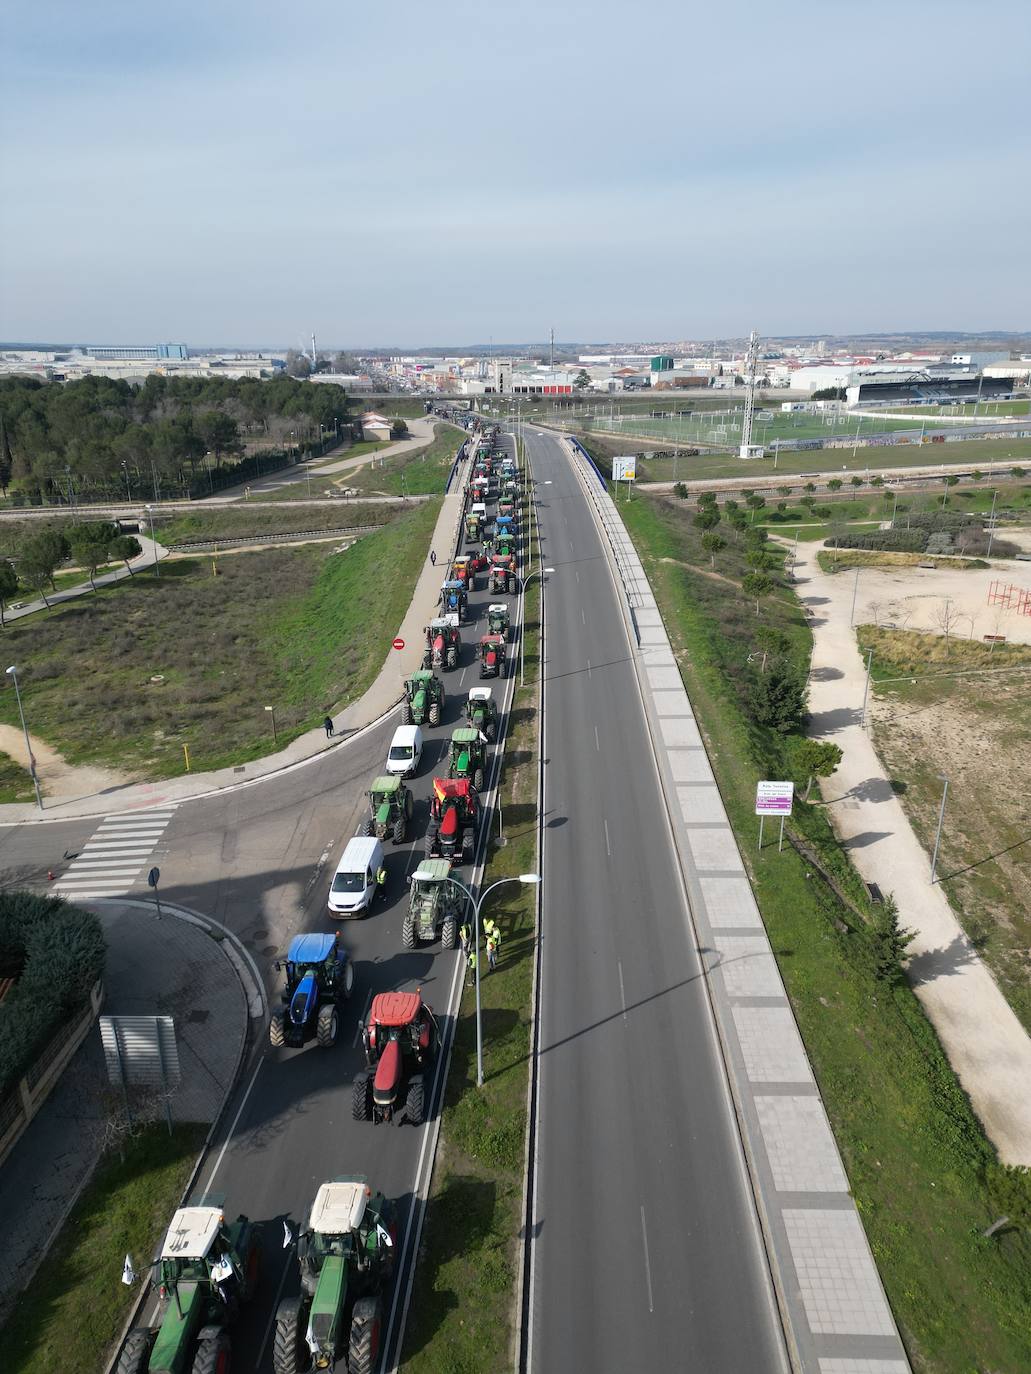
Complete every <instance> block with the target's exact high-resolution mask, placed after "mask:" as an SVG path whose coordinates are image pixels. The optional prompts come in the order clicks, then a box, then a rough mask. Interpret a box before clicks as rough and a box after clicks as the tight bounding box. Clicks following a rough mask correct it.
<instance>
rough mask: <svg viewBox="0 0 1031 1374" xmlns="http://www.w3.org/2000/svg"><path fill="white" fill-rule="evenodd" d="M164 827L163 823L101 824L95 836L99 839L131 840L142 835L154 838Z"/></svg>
mask: <svg viewBox="0 0 1031 1374" xmlns="http://www.w3.org/2000/svg"><path fill="white" fill-rule="evenodd" d="M164 829H165V827H164V826H163V825H157V826H154V825H102V826H101V827H100V828H99V829H98V831H97V838H98V839H101V840H131V839H137V838H140V837H142V838H143V839H146V840H156V839H157V837H158V836H159V835H160V834H162V833H163V831H164Z"/></svg>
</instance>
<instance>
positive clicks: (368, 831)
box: [362, 820, 376, 840]
mask: <svg viewBox="0 0 1031 1374" xmlns="http://www.w3.org/2000/svg"><path fill="white" fill-rule="evenodd" d="M362 833H363V834H364V835H365V836H366V838H367V839H370V840H371V839H372V837H373V835H375V833H376V822H375V821H373V820H368V821H366V822H365V824H364V826H363V827H362Z"/></svg>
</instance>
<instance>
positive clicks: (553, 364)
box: [551, 329, 555, 372]
mask: <svg viewBox="0 0 1031 1374" xmlns="http://www.w3.org/2000/svg"><path fill="white" fill-rule="evenodd" d="M551 371H552V372H554V371H555V331H554V329H553V330H552V331H551Z"/></svg>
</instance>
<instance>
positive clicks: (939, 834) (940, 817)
mask: <svg viewBox="0 0 1031 1374" xmlns="http://www.w3.org/2000/svg"><path fill="white" fill-rule="evenodd" d="M8 671H10V669H8ZM938 776H939V777H940V778H941V780H942V782H943V783H944V784H945V786H944V787H943V788H942V803H941V807H940V809H939V811H938V830H937V832H936V834H935V837H934V854H933V855H932V857H931V884H932V886H933V884H934V883H935V882H936V881H937V879H936V878H935V873H936V871H937V868H938V848H939V846H940V845H941V839H942V825H943V823H944V821H945V798H946V797H947V796H948V795H949V780H948V778H947V777H946V776H945V774H944V773H939V775H938Z"/></svg>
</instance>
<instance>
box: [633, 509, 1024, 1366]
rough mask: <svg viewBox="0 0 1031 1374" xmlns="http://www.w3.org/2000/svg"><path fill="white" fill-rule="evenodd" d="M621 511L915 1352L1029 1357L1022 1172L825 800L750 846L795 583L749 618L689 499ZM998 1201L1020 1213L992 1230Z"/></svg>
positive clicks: (927, 1358)
mask: <svg viewBox="0 0 1031 1374" xmlns="http://www.w3.org/2000/svg"><path fill="white" fill-rule="evenodd" d="M620 512H621V514H622V515H623V518H624V520H625V522H626V525H627V528H628V530H629V532H630V534H631V535H632V537H633V539H634V542H635V544H636V546H637V549H638V552H639V554H640V557H641V559H642V562H643V563H644V565H645V568H646V570H647V572H648V575H649V578H650V579H651V585H652V589H653V591H654V593H655V596H656V599H657V600H658V602H659V605H660V607H661V609H662V613H663V618H664V620H665V623H666V628H667V631H668V633H669V636H670V639H671V642H672V644H673V647H674V650H675V652H676V654H677V657H678V660H679V662H680V667H681V673H682V676H683V678H684V682H685V684H686V686H687V690H688V692H689V694H690V697H691V702H692V705H693V707H694V710H695V713H696V715H697V718H698V722H699V725H700V727H701V729H702V732H703V735H704V737H705V741H706V745H707V748H708V751H709V756H710V759H711V761H712V765H713V768H714V770H715V773H716V777H717V780H718V782H719V785H720V790H721V792H722V795H723V799H724V802H725V804H726V807H727V811H728V814H729V817H730V820H731V823H732V825H733V827H734V830H735V833H736V835H737V837H738V841H739V843H740V845H741V850H742V854H743V857H744V860H745V863H746V864H747V865H748V867H749V870H750V873H751V876H752V880H753V884H754V887H755V892H756V897H757V900H758V902H759V906H760V908H761V910H762V913H763V918H764V920H765V923H766V928H767V931H768V932H769V936H770V941H771V944H772V946H773V949H774V952H775V954H776V956H777V960H778V963H779V966H780V970H781V973H782V975H783V977H784V981H785V984H786V986H787V989H788V993H789V996H790V997H791V1001H792V1005H793V1007H794V1010H795V1015H796V1017H797V1018H798V1022H799V1026H800V1028H801V1031H802V1035H803V1038H804V1040H805V1044H806V1048H807V1050H808V1052H809V1056H810V1059H811V1060H812V1063H813V1068H814V1070H815V1072H816V1075H817V1078H818V1080H819V1084H820V1089H821V1092H822V1094H823V1100H824V1103H825V1105H826V1108H827V1111H828V1114H829V1116H830V1119H831V1123H832V1126H833V1128H834V1133H835V1136H836V1138H837V1141H838V1146H839V1148H840V1150H841V1152H842V1156H843V1158H844V1162H845V1166H846V1169H847V1170H848V1176H849V1180H850V1184H851V1189H852V1193H853V1196H854V1198H855V1200H856V1204H857V1206H858V1208H859V1211H860V1213H861V1215H862V1217H863V1221H864V1224H865V1226H866V1230H867V1235H868V1236H869V1238H870V1243H871V1245H872V1247H873V1251H874V1254H875V1256H876V1259H877V1263H878V1267H879V1269H880V1273H881V1277H882V1279H883V1282H884V1285H885V1288H886V1290H887V1293H888V1297H889V1299H890V1301H891V1304H892V1307H893V1310H894V1312H895V1316H896V1319H897V1320H898V1322H899V1325H900V1329H901V1331H902V1334H903V1337H904V1340H905V1342H906V1346H907V1349H908V1352H909V1355H910V1358H911V1360H912V1363H913V1366H914V1368H915V1369H916V1370H919V1371H934V1372H935V1374H971V1371H974V1370H984V1371H988V1370H991V1371H1004V1370H1005V1371H1016V1370H1022V1369H1028V1368H1031V1239H1029V1235H1028V1231H1027V1229H1026V1228H1027V1223H1028V1215H1029V1212H1031V1207H1029V1201H1031V1194H1029V1190H1028V1187H1027V1176H1026V1174H1025V1175H1022V1176H1014V1175H1013V1174H1012V1173H1008V1172H1006V1171H1003V1170H1001V1169H1000V1168H999V1167H998V1165H997V1164H996V1162H995V1155H994V1151H993V1150H992V1148H991V1146H990V1145H989V1144H988V1142H987V1140H986V1139H985V1137H984V1135H983V1133H982V1131H981V1128H980V1126H979V1124H978V1122H977V1120H976V1118H975V1117H974V1115H973V1113H972V1111H971V1109H970V1106H969V1103H968V1101H967V1099H966V1097H965V1096H964V1094H963V1092H962V1090H961V1089H960V1087H959V1085H958V1083H957V1081H956V1078H955V1076H954V1074H953V1073H952V1070H951V1068H950V1067H949V1064H948V1061H947V1060H946V1058H945V1055H944V1053H943V1052H942V1050H941V1047H940V1045H939V1043H938V1040H937V1037H936V1036H935V1034H934V1031H933V1030H932V1028H931V1026H930V1023H929V1022H928V1021H927V1019H926V1017H925V1016H924V1014H923V1011H922V1009H921V1008H920V1005H919V1003H918V1002H917V1000H916V998H915V997H914V995H913V993H912V991H911V990H910V988H909V986H908V984H907V983H906V982H905V981H904V980H903V979H902V978H901V977H899V976H897V975H896V976H885V975H884V973H883V967H881V968H879V964H880V961H881V959H882V957H883V947H882V946H880V944H879V941H878V937H877V931H876V925H875V923H874V921H873V913H872V910H871V908H870V907H869V904H868V901H867V898H866V894H865V892H864V891H863V888H862V884H861V883H860V882H859V880H858V877H857V875H856V874H855V872H854V870H853V869H852V868H851V865H850V864H849V863H848V861H847V858H846V856H845V855H844V852H843V851H842V850H841V849H840V846H838V844H837V842H836V840H835V838H834V835H833V833H832V831H831V829H830V826H829V825H828V823H827V820H826V818H825V815H824V813H823V810H822V808H820V807H818V806H807V805H805V804H804V803H802V802H801V801H799V802H798V803H797V804H796V808H795V817H794V820H793V822H792V827H793V830H794V836H795V839H796V840H797V841H798V842H799V843H800V844H801V845H802V846H803V847H804V850H805V851H806V853H807V857H806V858H803V856H802V853H800V852H797V851H796V850H795V849H794V848H789V847H788V846H785V849H784V852H783V854H779V855H778V854H777V852H776V849H775V847H773V848H770V849H767V850H765V851H764V853H763V855H762V856H761V857H759V856H757V854H756V849H755V844H756V822H755V818H754V815H753V801H754V795H755V783H756V780H757V779H758V778H759V777H785V776H787V777H790V776H792V774H791V772H790V771H783V770H786V769H789V768H790V766H791V764H790V752H789V746H788V745H787V744H786V742H785V737H784V736H781V735H778V734H776V733H775V732H771V731H770V730H769V729H767V728H766V727H764V726H761V725H758V724H757V723H756V721H755V719H754V718H752V717H751V716H750V714H749V712H748V710H747V708H746V705H745V704H744V701H745V698H744V696H743V694H742V691H741V687H740V684H741V681H742V680H743V675H744V674H745V672H746V664H747V657H748V655H749V654H750V653H751V654H754V653H755V651H756V649H757V648H758V647H760V646H759V643H758V639H759V635H758V630H759V626H762V625H767V626H772V627H773V628H779V629H780V630H782V631H783V632H784V633H785V634H786V635H787V637H788V640H789V648H788V649H787V654H788V656H789V658H790V659H793V660H794V661H795V662H796V664H798V665H800V666H805V665H806V664H807V662H808V641H809V632H808V630H807V629H806V627H805V625H804V623H803V620H802V616H801V614H800V611H799V610H798V608H797V606H794V605H793V604H792V603H793V601H794V598H793V596H792V595H791V594H790V592H788V591H787V590H783V591H779V592H777V593H776V595H775V596H774V597H771V598H770V600H769V601H768V602H764V603H763V606H762V615H761V617H756V615H755V603H754V599H750V598H747V597H746V596H745V595H744V593H743V592H740V591H738V590H737V588H736V586H735V583H736V582H738V581H739V580H740V576H741V572H742V566H743V565H742V564H741V563H740V554H739V553H738V552H737V550H736V549H735V547H734V536H733V534H732V533H731V532H730V531H727V535H728V548H727V550H726V552H725V553H724V554H722V555H720V556H719V557H717V560H716V571H717V572H720V573H722V574H723V580H721V581H720V582H718V583H717V582H716V581H715V580H714V578H713V572H714V570H713V569H712V568H711V566H710V559H709V557H708V556H707V554H706V553H705V552H704V551H703V549H702V547H701V534H700V531H699V530H697V529H695V528H693V526H692V524H691V515H692V513H693V507H691V506H685V505H682V504H680V503H673V502H670V501H662V500H659V499H656V498H643V499H641V500H638V501H636V502H631V503H630V504H629V505H625V504H623V503H621V504H620ZM724 528H725V527H724V526H723V525H721V526H720V527H719V529H720V533H721V534H722V533H723V532H724ZM732 555H733V556H732ZM839 893H840V894H841V896H844V898H846V899H847V900H841V896H839V895H838V894H839ZM1003 1216H1008V1217H1009V1218H1010V1220H1009V1222H1008V1223H1007V1224H1006V1225H1004V1226H1003V1227H1002V1228H1001V1229H1000V1230H999V1231H998V1232H996V1234H995V1235H993V1236H992V1237H991V1238H986V1237H985V1236H984V1234H983V1233H984V1231H985V1230H986V1229H987V1228H989V1227H990V1226H991V1225H992V1223H993V1222H995V1221H997V1220H998V1219H999V1218H1000V1217H1003Z"/></svg>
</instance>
